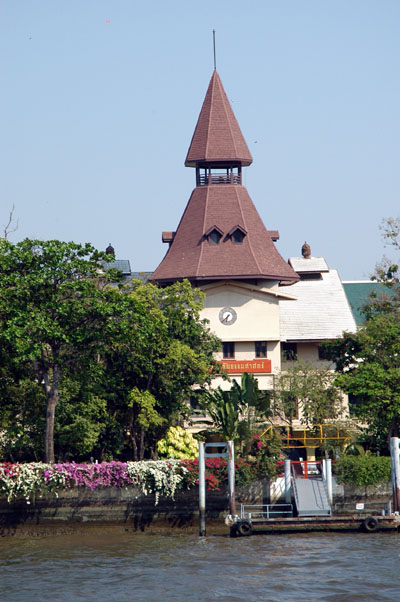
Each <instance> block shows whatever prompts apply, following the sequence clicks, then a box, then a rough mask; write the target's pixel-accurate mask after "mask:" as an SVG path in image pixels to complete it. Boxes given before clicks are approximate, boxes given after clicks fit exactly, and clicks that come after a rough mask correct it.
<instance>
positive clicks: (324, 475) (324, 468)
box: [322, 458, 326, 481]
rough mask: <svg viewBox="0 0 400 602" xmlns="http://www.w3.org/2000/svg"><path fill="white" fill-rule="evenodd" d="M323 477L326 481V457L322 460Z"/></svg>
mask: <svg viewBox="0 0 400 602" xmlns="http://www.w3.org/2000/svg"><path fill="white" fill-rule="evenodd" d="M322 479H323V480H324V481H326V458H323V460H322Z"/></svg>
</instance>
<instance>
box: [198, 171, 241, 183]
mask: <svg viewBox="0 0 400 602" xmlns="http://www.w3.org/2000/svg"><path fill="white" fill-rule="evenodd" d="M240 183H241V176H240V175H239V174H229V175H227V174H209V175H203V174H201V175H200V177H199V185H200V186H208V185H209V184H240Z"/></svg>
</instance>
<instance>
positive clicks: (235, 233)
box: [227, 226, 247, 245]
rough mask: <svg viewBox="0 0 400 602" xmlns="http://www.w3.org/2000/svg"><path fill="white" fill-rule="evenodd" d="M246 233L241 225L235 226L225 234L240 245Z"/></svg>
mask: <svg viewBox="0 0 400 602" xmlns="http://www.w3.org/2000/svg"><path fill="white" fill-rule="evenodd" d="M246 234H247V231H246V230H245V229H244V228H243V227H242V226H235V227H234V228H232V230H230V231H229V232H228V234H227V236H228V237H230V238H231V240H232V242H234V243H235V244H238V245H240V244H242V242H243V240H244V237H245V236H246Z"/></svg>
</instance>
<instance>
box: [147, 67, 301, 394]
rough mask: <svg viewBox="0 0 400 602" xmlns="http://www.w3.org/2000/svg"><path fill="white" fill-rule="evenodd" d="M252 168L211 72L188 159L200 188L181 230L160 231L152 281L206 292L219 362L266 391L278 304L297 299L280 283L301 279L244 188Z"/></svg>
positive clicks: (276, 363)
mask: <svg viewBox="0 0 400 602" xmlns="http://www.w3.org/2000/svg"><path fill="white" fill-rule="evenodd" d="M251 163H252V157H251V154H250V151H249V149H248V146H247V144H246V141H245V139H244V137H243V135H242V132H241V130H240V127H239V124H238V122H237V120H236V118H235V116H234V114H233V111H232V108H231V106H230V103H229V100H228V98H227V96H226V93H225V90H224V88H223V86H222V83H221V80H220V77H219V75H218V73H217V71H215V70H214V72H213V74H212V76H211V80H210V83H209V86H208V90H207V93H206V96H205V99H204V102H203V106H202V108H201V111H200V115H199V118H198V121H197V125H196V128H195V131H194V134H193V137H192V140H191V143H190V146H189V150H188V153H187V156H186V161H185V165H186V166H187V167H193V168H194V169H195V173H196V187H195V188H194V190H193V192H192V194H191V197H190V199H189V202H188V204H187V206H186V209H185V211H184V213H183V215H182V218H181V221H180V223H179V225H178V227H177V229H176V231H175V232H172V231H169V232H163V241H164V242H166V243H168V244H169V248H168V250H167V253H166V255H165V257H164V259H163V260H162V261H161V263H160V265H159V266H158V268H157V269H156V270H155V272H154V273H153V274H152V276H151V278H150V280H151V281H152V282H155V283H158V284H159V285H161V286H166V285H168V284H171V283H173V282H175V281H176V280H182V279H184V278H186V279H188V280H189V281H190V282H191V283H192V285H193V286H197V287H199V288H201V289H202V290H203V291H204V292H205V293H206V301H205V308H204V310H203V312H202V313H203V316H202V317H204V318H207V319H208V320H209V321H210V328H211V329H212V330H213V331H214V332H215V333H216V334H217V336H218V337H220V338H221V340H222V341H223V348H222V350H221V354H220V357H219V358H218V359H220V361H221V362H223V363H224V368H225V370H226V371H227V372H228V373H231V374H236V375H239V376H240V374H241V372H252V373H254V374H255V375H257V377H258V380H259V385H260V388H262V389H268V388H271V387H272V374H273V373H276V372H278V371H279V370H280V329H279V301H280V300H281V299H285V300H289V299H294V297H293V296H292V295H290V294H287V293H286V291H287V290H288V289H287V288H286V287H285V289H282V287H281V286H280V285H281V284H286V285H288V284H293V283H295V282H297V281H298V280H299V277H298V275H297V274H296V272H295V271H294V270H293V269H292V267H291V266H290V265H289V264H288V263H287V262H286V261H285V260H284V259H283V258H282V256H281V255H280V254H279V252H278V251H277V249H276V247H275V244H274V242H275V241H276V240H277V239H278V238H279V235H278V233H277V232H276V231H271V230H267V229H266V228H265V226H264V224H263V222H262V220H261V218H260V216H259V214H258V212H257V210H256V208H255V206H254V204H253V202H252V200H251V199H250V196H249V194H248V192H247V190H246V188H245V187H244V186H243V184H242V171H243V168H245V167H247V166H249V165H250V164H251ZM283 290H285V292H283ZM217 384H221V385H222V386H225V385H224V384H223V383H221V382H219V383H217ZM227 386H228V387H229V386H230V385H229V384H228V385H227Z"/></svg>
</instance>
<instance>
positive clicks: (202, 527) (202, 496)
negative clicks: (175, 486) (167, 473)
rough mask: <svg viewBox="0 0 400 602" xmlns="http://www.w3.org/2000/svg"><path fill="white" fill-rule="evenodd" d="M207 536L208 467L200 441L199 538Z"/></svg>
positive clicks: (202, 444)
mask: <svg viewBox="0 0 400 602" xmlns="http://www.w3.org/2000/svg"><path fill="white" fill-rule="evenodd" d="M205 534H206V466H205V460H204V443H203V442H202V441H199V536H200V537H204V536H205Z"/></svg>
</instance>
